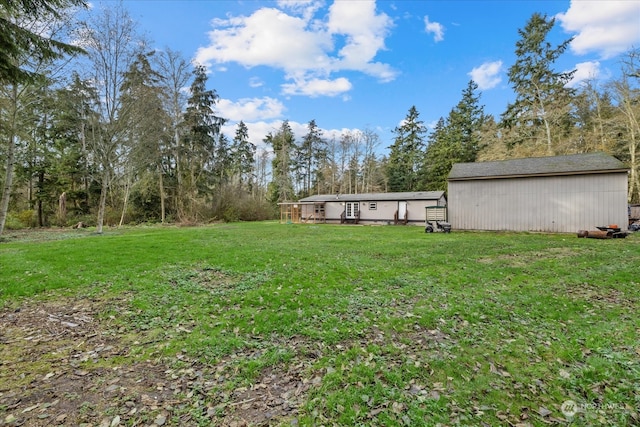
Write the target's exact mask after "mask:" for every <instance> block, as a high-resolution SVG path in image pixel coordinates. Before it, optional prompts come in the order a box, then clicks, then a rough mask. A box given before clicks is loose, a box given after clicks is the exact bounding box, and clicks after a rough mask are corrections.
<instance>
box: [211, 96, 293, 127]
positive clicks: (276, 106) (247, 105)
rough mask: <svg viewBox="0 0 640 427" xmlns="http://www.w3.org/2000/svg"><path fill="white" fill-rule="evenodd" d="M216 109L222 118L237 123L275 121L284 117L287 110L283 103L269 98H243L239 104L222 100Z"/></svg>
mask: <svg viewBox="0 0 640 427" xmlns="http://www.w3.org/2000/svg"><path fill="white" fill-rule="evenodd" d="M216 109H217V110H218V111H219V113H220V116H222V117H224V118H226V119H229V120H231V121H235V122H239V121H240V120H243V121H245V122H247V121H254V120H268V119H274V118H277V117H282V113H283V112H284V111H285V110H286V109H285V106H284V105H283V104H282V102H280V101H279V100H277V99H274V98H270V97H268V96H267V97H264V98H243V99H240V100H238V101H237V102H233V101H230V100H228V99H220V100H219V101H218V103H217V104H216Z"/></svg>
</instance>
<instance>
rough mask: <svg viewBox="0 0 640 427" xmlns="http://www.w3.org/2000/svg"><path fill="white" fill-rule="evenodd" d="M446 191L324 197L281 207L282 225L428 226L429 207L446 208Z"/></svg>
mask: <svg viewBox="0 0 640 427" xmlns="http://www.w3.org/2000/svg"><path fill="white" fill-rule="evenodd" d="M446 205H447V199H446V198H445V195H444V191H415V192H398V193H362V194H333V195H332V194H322V195H316V196H310V197H306V198H304V199H300V200H299V201H297V202H284V203H280V209H281V222H302V223H310V222H311V223H316V222H323V223H325V222H326V223H340V224H345V223H346V224H411V225H421V226H423V225H424V221H425V208H426V207H427V206H446Z"/></svg>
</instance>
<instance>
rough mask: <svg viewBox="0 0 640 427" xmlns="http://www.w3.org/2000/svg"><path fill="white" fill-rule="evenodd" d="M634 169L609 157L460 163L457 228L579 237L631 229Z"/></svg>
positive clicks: (452, 195) (453, 178) (453, 217)
mask: <svg viewBox="0 0 640 427" xmlns="http://www.w3.org/2000/svg"><path fill="white" fill-rule="evenodd" d="M627 186H628V169H627V168H626V167H625V166H624V164H623V163H622V162H621V161H619V160H617V159H616V158H614V157H612V156H610V155H608V154H605V153H589V154H575V155H566V156H554V157H536V158H525V159H513V160H503V161H492V162H476V163H456V164H454V165H453V168H452V169H451V172H450V173H449V177H448V191H447V199H448V204H449V207H448V210H449V222H450V223H451V226H452V228H453V229H454V230H455V229H462V230H512V231H545V232H576V231H578V230H593V229H595V227H597V226H605V225H609V224H618V225H619V226H620V227H626V224H627V221H628V219H627V210H628V206H627Z"/></svg>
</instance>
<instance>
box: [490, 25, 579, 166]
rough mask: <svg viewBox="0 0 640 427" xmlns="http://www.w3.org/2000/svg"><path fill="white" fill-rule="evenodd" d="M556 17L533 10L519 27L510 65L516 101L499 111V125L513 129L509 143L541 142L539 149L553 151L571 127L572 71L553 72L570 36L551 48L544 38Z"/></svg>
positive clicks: (530, 143)
mask: <svg viewBox="0 0 640 427" xmlns="http://www.w3.org/2000/svg"><path fill="white" fill-rule="evenodd" d="M554 25H555V18H551V19H547V17H546V16H543V15H540V14H539V13H534V14H533V16H532V17H531V18H530V19H529V21H528V22H527V24H526V26H525V28H524V29H521V30H518V34H519V35H520V40H518V41H517V42H516V51H515V53H516V62H515V64H514V65H512V66H511V67H510V68H509V73H508V75H509V81H510V82H511V85H512V87H513V90H514V91H515V93H516V100H515V102H513V103H511V104H509V105H508V106H507V110H506V111H505V112H504V113H503V114H502V123H501V126H502V127H504V128H507V129H509V130H512V129H513V130H515V132H514V135H513V138H512V140H510V141H508V143H509V144H510V145H515V144H527V145H540V146H541V147H540V149H539V151H540V152H541V153H542V152H546V154H548V155H550V154H554V152H555V151H556V147H557V145H558V143H559V141H560V139H561V138H562V137H563V136H564V135H565V132H566V131H567V129H568V128H570V127H571V122H572V119H571V108H570V107H571V99H572V96H573V90H572V89H569V88H567V87H565V85H566V84H567V83H568V82H569V81H570V80H571V78H572V77H573V74H574V73H575V70H574V71H570V72H556V71H554V70H553V68H552V67H553V64H554V63H555V61H556V60H557V59H558V58H559V57H560V55H562V54H563V53H564V51H565V50H566V49H567V47H568V46H569V43H570V42H571V40H572V39H568V40H565V41H564V42H562V43H561V44H560V45H558V46H556V47H552V46H551V44H550V43H549V42H548V41H547V40H546V39H547V36H548V34H549V32H550V31H551V30H552V29H553V27H554Z"/></svg>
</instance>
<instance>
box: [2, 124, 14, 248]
mask: <svg viewBox="0 0 640 427" xmlns="http://www.w3.org/2000/svg"><path fill="white" fill-rule="evenodd" d="M14 164H15V134H14V133H13V131H12V132H11V135H9V146H8V147H7V163H6V171H7V172H6V174H5V179H4V186H3V187H2V199H0V236H2V232H3V231H4V226H5V224H6V222H7V215H8V213H9V198H10V197H11V187H12V185H13V165H14Z"/></svg>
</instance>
